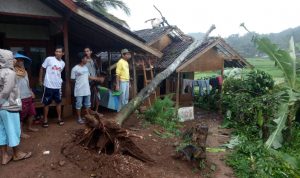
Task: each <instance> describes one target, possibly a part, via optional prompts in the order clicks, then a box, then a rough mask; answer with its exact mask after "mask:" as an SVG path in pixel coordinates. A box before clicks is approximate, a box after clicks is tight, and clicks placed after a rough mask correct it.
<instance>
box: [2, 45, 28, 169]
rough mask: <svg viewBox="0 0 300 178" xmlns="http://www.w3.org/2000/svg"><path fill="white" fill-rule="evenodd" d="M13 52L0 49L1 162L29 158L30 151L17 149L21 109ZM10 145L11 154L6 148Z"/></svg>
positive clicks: (5, 162)
mask: <svg viewBox="0 0 300 178" xmlns="http://www.w3.org/2000/svg"><path fill="white" fill-rule="evenodd" d="M14 61H15V59H14V58H13V54H12V52H11V51H8V50H3V49H0V146H1V151H2V164H7V163H8V162H9V161H10V160H12V159H13V160H15V161H18V160H22V159H26V158H29V157H30V156H31V152H28V153H24V152H22V151H20V150H19V149H18V145H19V144H20V134H21V127H20V115H19V112H20V110H21V109H22V104H21V98H20V92H19V89H18V86H17V75H16V72H15V71H14ZM8 147H12V149H13V155H9V153H8V151H7V149H8Z"/></svg>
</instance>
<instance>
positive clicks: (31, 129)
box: [27, 127, 39, 132]
mask: <svg viewBox="0 0 300 178" xmlns="http://www.w3.org/2000/svg"><path fill="white" fill-rule="evenodd" d="M27 130H28V131H30V132H37V131H39V129H37V128H33V127H28V129H27Z"/></svg>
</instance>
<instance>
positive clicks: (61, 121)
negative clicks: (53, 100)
mask: <svg viewBox="0 0 300 178" xmlns="http://www.w3.org/2000/svg"><path fill="white" fill-rule="evenodd" d="M57 124H58V125H60V126H63V125H64V124H65V122H64V121H63V120H58V122H57Z"/></svg>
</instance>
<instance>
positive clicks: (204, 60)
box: [180, 48, 224, 72]
mask: <svg viewBox="0 0 300 178" xmlns="http://www.w3.org/2000/svg"><path fill="white" fill-rule="evenodd" d="M188 62H189V61H188ZM223 65H224V61H223V58H222V57H221V56H219V55H218V54H217V51H216V50H215V49H213V48H212V49H210V50H208V51H207V52H205V53H204V54H202V55H201V56H200V57H198V58H197V59H195V60H193V61H192V62H191V63H189V64H188V65H187V66H186V67H184V68H183V69H181V70H180V72H200V71H203V72H204V71H214V70H220V69H222V67H223Z"/></svg>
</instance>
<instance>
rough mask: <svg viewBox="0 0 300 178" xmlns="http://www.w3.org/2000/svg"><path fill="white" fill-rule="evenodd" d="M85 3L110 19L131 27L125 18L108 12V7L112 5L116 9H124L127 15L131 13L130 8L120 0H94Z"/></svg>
mask: <svg viewBox="0 0 300 178" xmlns="http://www.w3.org/2000/svg"><path fill="white" fill-rule="evenodd" d="M84 3H85V4H87V5H88V6H90V7H91V8H92V9H94V10H95V11H97V12H99V13H100V14H102V15H104V16H105V17H107V18H108V19H110V20H112V21H114V22H116V23H118V24H120V25H123V26H125V27H127V28H128V27H129V25H128V24H127V22H126V21H125V20H122V19H120V18H118V17H116V16H114V15H112V14H110V13H108V12H107V11H108V8H110V7H112V8H115V9H118V8H120V9H122V10H123V11H124V12H125V13H126V14H127V15H128V14H130V9H129V8H128V7H127V6H126V4H125V3H123V2H122V1H120V0H93V1H84Z"/></svg>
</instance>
